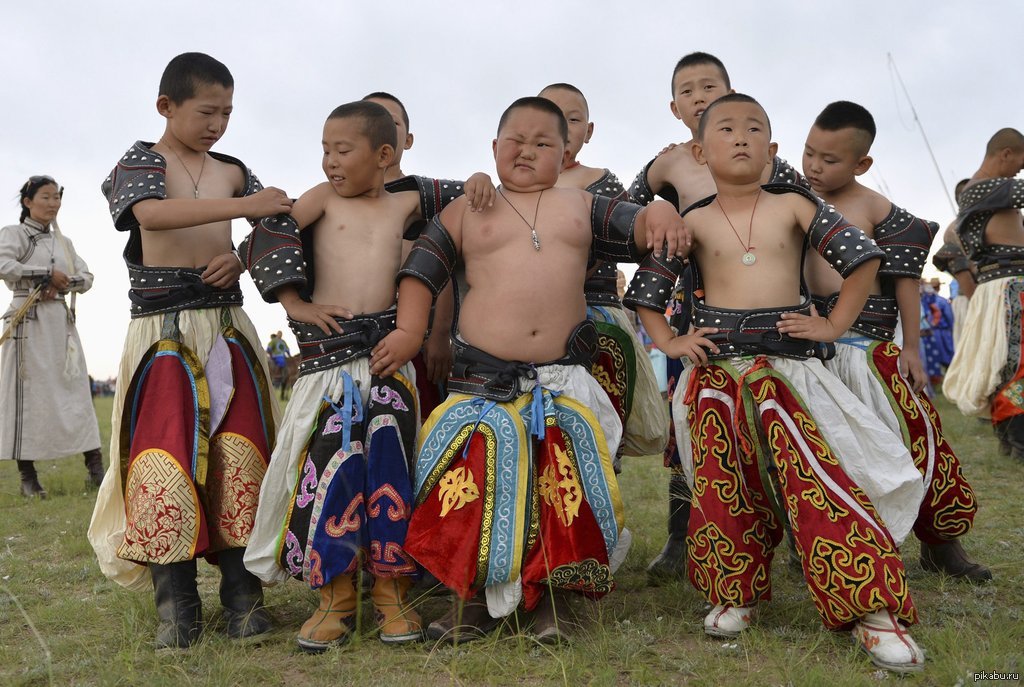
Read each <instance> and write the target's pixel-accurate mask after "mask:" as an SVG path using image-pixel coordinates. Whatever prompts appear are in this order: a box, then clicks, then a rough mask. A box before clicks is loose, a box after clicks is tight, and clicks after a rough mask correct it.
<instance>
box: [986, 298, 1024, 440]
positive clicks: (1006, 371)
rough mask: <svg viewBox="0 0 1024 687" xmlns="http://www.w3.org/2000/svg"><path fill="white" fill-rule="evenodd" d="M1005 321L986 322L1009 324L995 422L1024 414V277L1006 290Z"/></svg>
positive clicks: (993, 406) (995, 405) (994, 410)
mask: <svg viewBox="0 0 1024 687" xmlns="http://www.w3.org/2000/svg"><path fill="white" fill-rule="evenodd" d="M1003 299H1004V302H1005V315H1004V316H1005V321H1004V322H1002V323H998V324H997V323H994V322H993V323H987V324H991V325H992V326H999V324H1001V325H1002V326H1004V327H1006V363H1005V365H1004V366H1003V368H1002V370H1001V372H1000V378H1001V380H1003V383H1002V385H1001V386H1000V387H999V390H998V391H996V393H995V395H994V396H993V397H992V401H991V404H992V424H998V423H1000V422H1003V421H1005V420H1009V419H1010V418H1011V417H1013V416H1015V415H1024V357H1022V356H1021V333H1022V331H1024V318H1022V314H1024V281H1014V282H1011V283H1010V284H1008V285H1007V286H1006V289H1005V291H1004V293H1003Z"/></svg>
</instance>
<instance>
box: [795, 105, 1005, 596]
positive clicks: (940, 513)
mask: <svg viewBox="0 0 1024 687" xmlns="http://www.w3.org/2000/svg"><path fill="white" fill-rule="evenodd" d="M874 138H875V121H874V118H873V117H872V116H871V113H870V112H868V111H867V110H866V109H864V108H863V107H861V106H860V105H857V104H856V103H851V102H846V101H840V102H835V103H832V104H830V105H828V106H827V107H826V108H825V109H824V110H822V112H821V114H819V115H818V118H817V119H816V120H815V122H814V125H813V126H812V127H811V130H810V132H809V133H808V134H807V142H806V143H805V144H804V156H803V167H804V176H805V178H806V179H807V180H808V181H809V182H810V184H811V188H812V189H813V190H814V192H815V193H816V194H817V195H818V197H819V198H821V199H822V200H824V201H825V202H826V203H830V204H832V205H833V206H835V208H836V210H838V211H839V212H841V213H842V214H843V217H845V218H846V219H847V221H849V222H851V223H852V224H853V225H854V226H857V227H861V228H863V230H864V233H865V234H867V235H868V236H871V237H872V238H873V239H874V240H875V242H876V244H877V245H878V246H879V247H880V248H882V249H883V250H884V251H885V253H886V257H885V259H884V260H883V261H882V265H881V267H880V268H879V270H878V276H877V277H876V278H875V281H874V284H872V286H871V295H869V296H868V300H867V302H866V303H865V305H864V309H863V310H862V312H860V313H859V314H858V316H857V319H856V320H855V321H854V323H853V325H852V326H851V329H850V331H848V332H846V333H844V334H843V335H842V337H840V338H839V339H838V341H837V344H836V356H835V358H833V359H831V360H829V361H827V362H826V363H825V366H826V367H827V368H828V369H829V370H831V371H832V372H833V373H834V374H835V375H836V376H837V377H839V378H840V379H841V380H843V383H844V384H846V386H847V387H848V388H849V389H850V391H852V392H853V393H854V395H856V396H857V398H859V399H860V400H861V402H863V403H864V405H866V406H868V407H869V408H871V409H872V410H874V411H875V414H876V415H877V416H878V417H879V418H880V419H881V420H882V421H883V422H884V423H885V424H886V425H887V426H888V427H889V429H891V430H892V431H893V432H894V433H895V434H896V435H897V436H899V437H900V439H902V441H903V443H904V445H905V446H906V447H907V450H908V451H909V452H910V455H911V457H912V458H913V459H914V464H915V465H916V466H917V469H918V470H919V471H920V473H921V476H922V478H923V479H924V480H925V485H924V486H925V498H924V501H923V502H922V503H921V510H920V512H919V515H918V518H917V522H916V523H915V524H914V533H915V534H916V535H917V537H918V539H920V540H921V566H922V567H923V568H924V569H925V570H931V571H942V572H944V573H946V574H948V575H951V576H953V577H958V578H961V579H965V580H969V581H973V582H982V581H985V580H990V579H992V573H991V572H990V571H989V570H988V569H987V568H985V567H984V566H982V565H979V564H977V563H974V562H972V561H971V560H969V559H968V558H967V554H966V552H965V551H964V550H963V547H962V545H961V544H960V541H959V537H961V536H963V535H964V534H967V532H969V531H970V529H971V525H972V523H973V521H974V515H975V513H976V512H977V509H978V505H977V502H976V501H975V498H974V491H973V490H972V489H971V486H970V484H968V483H967V480H966V479H964V476H963V473H962V471H961V468H960V462H959V461H958V460H957V457H956V454H955V453H954V452H953V448H952V447H951V446H950V445H949V442H947V441H946V439H945V437H944V436H943V434H942V427H941V423H940V421H939V417H938V413H937V412H936V410H935V408H934V407H933V406H932V404H931V402H930V401H929V400H928V398H927V396H925V395H924V394H921V390H922V389H923V388H924V386H925V383H926V382H927V376H926V373H925V370H924V365H923V364H922V362H921V357H920V355H919V353H918V344H919V342H920V318H919V317H918V311H919V309H920V307H921V306H920V297H919V295H918V281H919V280H920V278H921V270H922V269H923V268H924V263H925V259H926V258H927V256H928V251H929V249H930V247H931V243H932V239H933V238H934V236H935V232H936V230H937V229H938V227H937V226H936V225H935V224H933V223H926V222H924V221H922V220H920V219H917V218H916V217H914V216H913V215H911V214H910V213H909V212H907V211H906V210H903V209H902V208H898V207H896V206H895V205H893V204H892V202H890V201H889V199H888V198H885V197H884V196H882V195H881V194H879V193H877V192H875V191H873V190H871V189H869V188H867V187H865V186H864V185H862V184H861V183H860V182H858V181H857V177H858V176H860V175H861V174H864V172H866V171H868V169H870V167H871V164H872V162H873V160H872V158H871V156H870V155H869V154H868V153H869V152H870V147H871V144H872V142H873V141H874ZM804 274H805V276H806V278H807V283H808V286H809V287H810V290H811V296H812V297H813V298H814V301H815V305H816V306H817V309H818V313H819V314H821V315H825V314H827V313H828V310H829V306H830V304H831V303H832V302H833V296H834V294H837V293H838V292H839V290H840V288H841V287H842V277H840V275H839V273H838V272H836V271H835V270H834V269H832V266H831V265H830V264H829V263H828V262H827V261H826V260H825V259H824V258H823V257H821V256H820V255H817V254H816V253H808V254H807V260H806V263H805V265H804ZM897 315H899V323H900V326H901V329H902V334H903V337H902V349H901V348H900V346H899V345H897V344H896V343H895V342H894V341H893V338H894V336H895V333H896V323H897Z"/></svg>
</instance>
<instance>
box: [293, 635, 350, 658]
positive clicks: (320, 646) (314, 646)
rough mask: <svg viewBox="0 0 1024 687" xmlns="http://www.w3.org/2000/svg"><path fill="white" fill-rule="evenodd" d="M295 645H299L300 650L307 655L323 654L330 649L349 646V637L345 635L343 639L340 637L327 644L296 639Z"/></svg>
mask: <svg viewBox="0 0 1024 687" xmlns="http://www.w3.org/2000/svg"><path fill="white" fill-rule="evenodd" d="M295 643H296V644H298V645H299V648H300V649H302V651H304V652H305V653H307V654H322V653H324V652H325V651H327V650H329V649H333V648H334V647H338V646H342V645H343V644H347V643H348V635H343V636H341V637H338V638H337V639H332V640H329V641H325V642H321V641H317V640H315V639H304V638H302V637H296V638H295Z"/></svg>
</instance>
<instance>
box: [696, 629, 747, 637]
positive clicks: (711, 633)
mask: <svg viewBox="0 0 1024 687" xmlns="http://www.w3.org/2000/svg"><path fill="white" fill-rule="evenodd" d="M704 634H706V635H707V636H708V637H714V638H715V639H736V638H737V637H739V636H740V635H741V634H743V630H722V629H719V628H717V627H705V628H704Z"/></svg>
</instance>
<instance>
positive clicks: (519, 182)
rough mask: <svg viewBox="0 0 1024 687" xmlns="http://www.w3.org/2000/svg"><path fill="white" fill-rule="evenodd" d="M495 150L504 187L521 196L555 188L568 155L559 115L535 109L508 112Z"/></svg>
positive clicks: (498, 171)
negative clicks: (560, 130)
mask: <svg viewBox="0 0 1024 687" xmlns="http://www.w3.org/2000/svg"><path fill="white" fill-rule="evenodd" d="M492 148H493V150H494V162H495V165H496V167H497V173H498V179H499V180H500V181H501V183H502V185H503V186H505V188H507V189H509V190H511V191H520V192H522V193H529V192H531V191H539V190H541V189H545V188H551V187H552V186H554V185H555V182H557V181H558V175H559V174H560V173H561V171H562V165H563V163H564V161H565V160H566V159H567V154H568V153H567V151H566V148H565V140H564V139H563V138H562V135H561V133H560V132H559V126H558V119H557V117H556V115H553V114H551V113H550V112H544V111H543V110H538V109H536V108H533V107H517V108H516V109H514V110H512V111H511V112H509V113H508V118H507V119H506V121H505V124H504V126H502V127H501V130H500V131H498V137H497V138H496V139H494V143H493V144H492Z"/></svg>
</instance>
